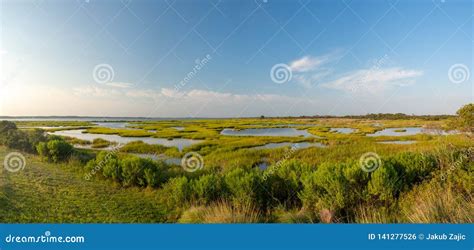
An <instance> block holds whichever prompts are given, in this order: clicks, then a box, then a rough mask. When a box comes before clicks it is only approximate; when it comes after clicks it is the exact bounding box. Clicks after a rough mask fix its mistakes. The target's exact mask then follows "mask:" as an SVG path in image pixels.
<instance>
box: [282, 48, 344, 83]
mask: <svg viewBox="0 0 474 250" xmlns="http://www.w3.org/2000/svg"><path fill="white" fill-rule="evenodd" d="M340 56H341V54H340V53H339V52H333V53H329V54H326V55H321V56H310V55H306V56H304V57H301V58H298V59H296V60H294V61H292V62H290V63H289V67H290V69H291V71H292V73H293V78H294V79H295V81H296V83H298V84H300V85H301V86H303V87H305V88H310V87H312V86H313V85H314V84H315V83H317V82H319V81H321V80H323V79H324V78H325V77H327V76H328V75H329V74H331V73H332V72H333V70H332V69H331V68H329V67H328V64H329V63H331V62H334V61H335V60H337V59H339V58H340Z"/></svg>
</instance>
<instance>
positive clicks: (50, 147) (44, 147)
mask: <svg viewBox="0 0 474 250" xmlns="http://www.w3.org/2000/svg"><path fill="white" fill-rule="evenodd" d="M36 150H37V152H38V154H39V155H40V156H41V157H43V158H44V159H46V160H48V161H51V162H54V163H58V162H60V161H64V160H66V159H68V158H69V156H71V154H72V153H73V152H74V148H73V147H72V146H71V144H69V143H67V142H66V141H64V140H51V141H48V142H40V143H39V144H38V145H37V146H36Z"/></svg>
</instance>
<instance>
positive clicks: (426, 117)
mask: <svg viewBox="0 0 474 250" xmlns="http://www.w3.org/2000/svg"><path fill="white" fill-rule="evenodd" d="M453 117H455V115H407V114H403V113H395V114H390V113H379V114H367V115H344V116H335V115H314V116H299V117H293V116H287V117H268V118H279V119H294V118H302V119H317V118H320V119H321V118H348V119H372V120H400V119H404V120H406V119H423V120H431V121H437V120H443V119H448V118H453ZM260 118H266V117H264V116H261V117H260Z"/></svg>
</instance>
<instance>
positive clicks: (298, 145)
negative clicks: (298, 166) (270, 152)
mask: <svg viewBox="0 0 474 250" xmlns="http://www.w3.org/2000/svg"><path fill="white" fill-rule="evenodd" d="M281 147H296V149H302V148H309V147H318V148H324V147H326V145H324V144H322V143H319V142H314V143H312V142H297V143H292V142H279V143H268V144H265V145H263V146H258V147H252V148H251V149H272V148H281Z"/></svg>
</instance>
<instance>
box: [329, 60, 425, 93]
mask: <svg viewBox="0 0 474 250" xmlns="http://www.w3.org/2000/svg"><path fill="white" fill-rule="evenodd" d="M421 75H423V72H422V71H418V70H409V69H402V68H399V67H393V68H386V69H362V70H357V71H353V72H351V73H348V74H346V75H344V76H342V77H340V78H338V79H336V80H333V81H330V82H326V83H323V84H321V86H323V87H326V88H331V89H337V90H342V91H346V92H352V93H372V94H377V93H380V92H383V91H384V90H387V89H389V88H391V87H393V86H403V85H408V84H412V83H414V80H415V78H416V77H418V76H421Z"/></svg>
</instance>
